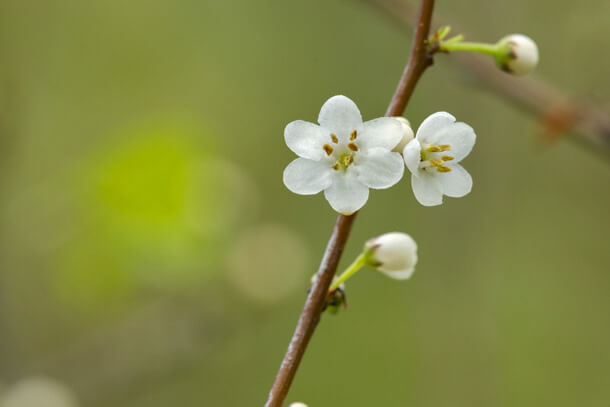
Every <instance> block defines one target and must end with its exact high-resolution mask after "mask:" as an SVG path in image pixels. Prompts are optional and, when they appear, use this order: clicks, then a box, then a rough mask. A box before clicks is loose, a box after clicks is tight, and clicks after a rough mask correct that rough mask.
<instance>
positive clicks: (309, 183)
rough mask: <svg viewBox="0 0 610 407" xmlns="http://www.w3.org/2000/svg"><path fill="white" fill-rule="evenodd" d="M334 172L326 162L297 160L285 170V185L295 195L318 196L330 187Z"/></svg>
mask: <svg viewBox="0 0 610 407" xmlns="http://www.w3.org/2000/svg"><path fill="white" fill-rule="evenodd" d="M332 172H333V170H332V169H331V168H330V166H329V165H328V163H327V162H326V161H313V160H308V159H306V158H297V159H296V160H294V161H293V162H291V163H290V164H288V166H287V167H286V169H285V170H284V185H286V188H288V189H289V190H291V191H292V192H294V193H295V194H300V195H313V194H317V193H318V192H320V191H322V190H323V189H326V188H328V186H330V184H331V182H332Z"/></svg>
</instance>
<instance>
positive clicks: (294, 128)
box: [284, 120, 331, 160]
mask: <svg viewBox="0 0 610 407" xmlns="http://www.w3.org/2000/svg"><path fill="white" fill-rule="evenodd" d="M284 140H285V141H286V145H287V146H288V148H289V149H291V150H292V151H294V152H295V153H296V155H298V156H299V157H303V158H309V159H310V160H319V159H320V158H322V157H324V154H325V153H324V149H323V148H322V146H323V145H324V144H326V143H328V142H330V141H331V140H330V135H329V134H328V132H326V131H324V130H323V129H322V128H321V127H320V126H318V125H317V124H313V123H309V122H306V121H303V120H296V121H294V122H291V123H288V125H287V126H286V128H285V129H284Z"/></svg>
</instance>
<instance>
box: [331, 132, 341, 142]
mask: <svg viewBox="0 0 610 407" xmlns="http://www.w3.org/2000/svg"><path fill="white" fill-rule="evenodd" d="M330 139H331V140H332V141H333V143H335V144H337V143H338V142H339V139H338V138H337V135H336V134H335V133H330Z"/></svg>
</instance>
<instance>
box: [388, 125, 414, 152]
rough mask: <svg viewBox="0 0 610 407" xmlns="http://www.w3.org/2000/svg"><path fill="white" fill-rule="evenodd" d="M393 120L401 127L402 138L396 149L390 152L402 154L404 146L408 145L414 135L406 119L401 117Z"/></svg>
mask: <svg viewBox="0 0 610 407" xmlns="http://www.w3.org/2000/svg"><path fill="white" fill-rule="evenodd" d="M394 119H396V120H398V121H399V122H400V125H401V127H402V138H401V139H400V142H399V143H398V144H397V145H396V147H394V148H393V149H392V151H395V152H397V153H401V154H402V150H404V149H405V146H406V145H407V144H408V143H409V141H411V140H413V136H414V133H413V129H412V128H411V123H409V121H408V120H407V119H405V118H404V117H402V116H397V117H394Z"/></svg>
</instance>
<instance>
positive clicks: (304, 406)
mask: <svg viewBox="0 0 610 407" xmlns="http://www.w3.org/2000/svg"><path fill="white" fill-rule="evenodd" d="M288 407H307V404H305V403H301V402H296V403H292V404H291V405H289V406H288Z"/></svg>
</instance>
